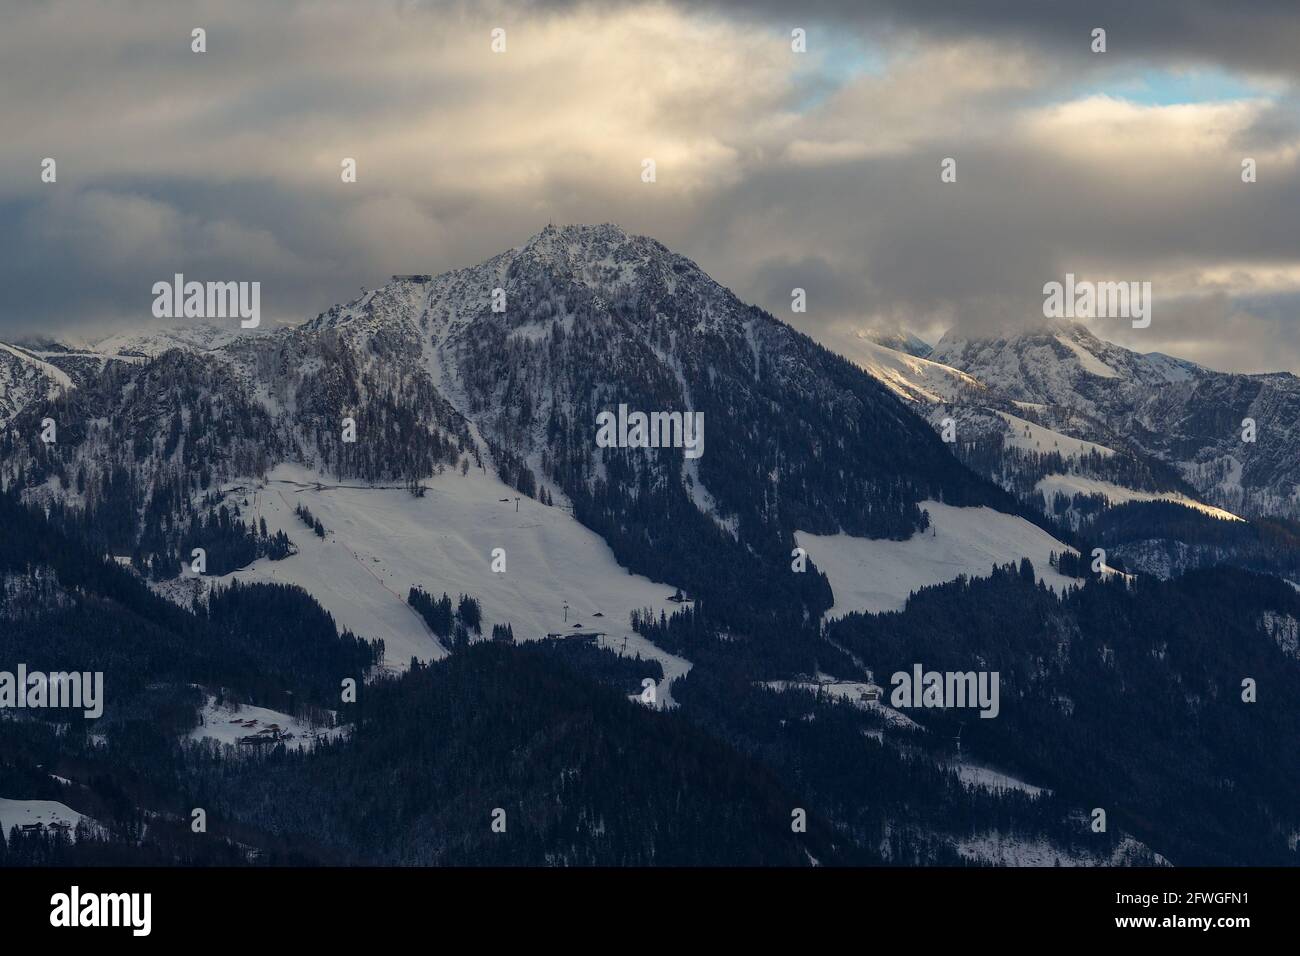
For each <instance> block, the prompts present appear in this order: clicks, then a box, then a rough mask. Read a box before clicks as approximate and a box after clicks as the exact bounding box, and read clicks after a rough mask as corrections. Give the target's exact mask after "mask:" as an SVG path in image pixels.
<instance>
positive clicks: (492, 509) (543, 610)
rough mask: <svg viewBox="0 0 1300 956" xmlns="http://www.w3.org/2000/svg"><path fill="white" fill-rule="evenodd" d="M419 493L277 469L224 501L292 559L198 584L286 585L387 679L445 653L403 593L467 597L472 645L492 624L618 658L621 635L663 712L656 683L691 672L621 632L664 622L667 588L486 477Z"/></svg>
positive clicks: (664, 692) (567, 519) (562, 514)
mask: <svg viewBox="0 0 1300 956" xmlns="http://www.w3.org/2000/svg"><path fill="white" fill-rule="evenodd" d="M424 484H425V486H426V488H427V489H428V490H427V492H426V494H425V495H424V497H423V498H416V497H414V496H413V495H411V494H410V493H409V492H408V491H406V490H405V489H403V488H382V487H367V486H364V485H360V484H352V483H345V484H340V483H339V482H338V481H337V480H336V479H334V478H330V477H327V476H324V475H320V474H317V473H316V472H313V471H310V470H308V469H305V468H303V467H301V466H296V465H280V466H277V467H276V468H275V469H274V470H273V471H271V472H270V473H269V474H268V476H267V481H266V483H265V484H263V485H259V486H258V487H257V488H256V490H252V491H248V492H243V491H239V492H234V493H232V494H231V495H230V498H231V500H235V501H239V502H242V501H243V499H244V498H245V497H247V498H248V500H249V507H248V508H245V509H244V514H245V518H248V517H250V516H251V517H252V518H253V520H257V519H258V518H264V519H266V523H267V527H268V529H269V530H270V531H271V532H272V533H274V532H276V531H278V530H283V531H284V532H285V533H286V534H288V535H289V537H290V538H291V539H292V540H293V542H294V544H295V545H297V547H298V549H299V551H298V553H297V554H296V555H293V556H291V557H289V558H286V559H284V560H282V561H270V560H266V559H262V560H259V561H256V562H254V563H253V564H252V565H250V566H249V567H247V568H244V569H242V570H240V571H236V572H234V573H232V574H229V575H225V576H223V577H220V578H214V579H211V580H215V581H217V582H223V583H224V582H228V581H230V580H231V579H238V580H240V581H244V582H251V581H265V582H277V583H283V584H296V585H299V586H301V587H302V588H304V589H305V590H306V591H308V592H309V593H310V594H311V595H312V596H313V597H315V598H316V600H317V601H319V602H320V603H321V605H322V606H323V607H324V608H325V609H326V610H328V611H329V612H330V613H331V614H332V615H334V619H335V621H336V622H337V623H338V625H339V626H340V627H341V628H344V627H345V628H348V629H349V630H351V631H352V632H353V633H355V634H357V635H359V636H362V637H366V638H370V639H374V638H381V639H382V640H383V641H384V644H385V663H386V665H387V666H389V667H395V668H401V667H405V666H406V665H407V664H409V662H410V659H411V658H412V657H415V658H417V659H419V660H421V661H429V660H438V659H441V658H442V657H445V656H446V654H447V650H446V648H444V647H443V646H442V645H441V644H440V643H439V642H438V640H437V639H436V638H435V637H434V635H433V634H432V633H431V632H430V631H429V629H428V628H427V627H426V625H425V623H424V621H423V619H422V618H421V617H420V616H419V615H418V614H416V613H415V611H414V610H413V609H412V608H410V607H409V606H408V605H407V603H406V597H407V595H408V594H409V592H410V589H411V587H412V586H416V585H418V586H419V587H422V588H423V589H424V590H426V591H428V592H430V593H432V594H434V595H435V596H440V595H441V594H442V593H443V592H444V591H445V592H446V593H447V594H449V595H451V597H452V598H453V599H455V598H456V597H457V596H458V595H460V594H462V593H464V594H469V595H471V596H473V597H476V598H478V600H479V601H480V602H481V604H482V607H483V634H484V635H485V636H486V635H490V634H491V630H492V625H493V624H498V623H501V624H505V623H508V624H510V625H511V627H512V628H513V631H514V635H515V639H516V640H517V641H522V640H534V639H538V638H542V637H545V636H546V635H547V634H555V633H568V632H572V631H574V630H578V629H581V630H587V631H593V630H594V631H599V632H603V633H605V634H606V635H607V637H606V638H605V639H603V640H602V641H601V643H602V645H607V646H610V647H611V649H615V648H619V649H621V647H622V645H623V641H622V638H623V637H624V636H625V635H630V636H629V639H628V641H627V653H628V654H629V655H634V654H637V653H639V654H641V656H642V657H653V658H654V659H656V660H658V661H659V663H660V664H661V665H662V666H663V668H664V674H665V678H664V682H663V685H662V686H661V687H660V688H659V691H658V697H659V700H660V704H661V705H663V704H664V702H665V701H667V702H671V699H672V698H671V694H670V693H669V688H668V686H667V685H668V683H669V682H670V681H671V680H672V679H673V678H674V677H678V676H681V675H682V674H684V673H685V672H686V670H688V669H689V668H690V663H689V662H687V661H684V660H682V659H681V658H678V657H675V656H673V655H671V654H668V653H666V652H664V651H662V650H660V649H659V648H657V647H655V646H654V645H653V644H651V643H650V642H649V641H645V640H644V639H641V638H640V637H639V635H636V634H634V633H633V632H632V631H631V629H630V627H629V626H628V618H629V615H630V614H631V612H632V611H633V610H634V609H636V608H651V609H652V610H653V611H654V612H655V613H656V614H657V613H658V612H659V611H661V610H662V611H665V612H666V613H669V614H671V613H672V612H673V611H674V610H676V609H677V605H675V604H674V603H672V602H671V601H669V600H668V597H669V596H671V595H672V594H673V592H674V590H675V587H674V586H672V585H669V584H661V583H656V582H654V581H651V580H649V579H648V578H645V577H641V576H640V575H634V574H630V573H628V571H627V569H626V568H623V567H622V566H620V565H619V563H618V562H617V561H616V560H615V558H614V554H613V552H612V551H611V550H610V548H609V546H608V545H607V544H606V543H605V541H604V540H603V539H602V538H601V537H599V536H598V535H597V534H595V533H594V532H592V531H590V530H589V529H587V528H585V527H583V526H582V525H581V524H579V523H578V522H577V521H576V520H575V519H574V518H573V517H572V516H571V515H570V514H569V513H568V512H567V511H565V510H564V509H563V508H560V507H548V506H546V505H542V504H540V503H538V502H537V501H535V500H533V499H532V498H529V497H527V496H524V495H520V494H518V492H516V491H515V490H514V489H513V488H512V487H510V486H509V485H506V484H504V483H502V482H501V481H499V480H498V479H497V478H496V477H495V476H493V475H491V474H487V473H484V472H481V471H479V470H477V469H472V470H471V471H470V472H469V474H468V475H465V476H462V475H461V474H460V473H459V472H458V471H455V470H448V471H447V472H446V473H444V474H442V475H438V476H435V477H433V478H428V479H425V481H424ZM516 499H518V500H517V501H516ZM299 503H302V504H304V505H306V506H307V507H308V508H309V509H310V510H311V512H312V514H313V515H314V516H315V517H317V518H319V519H320V521H321V523H322V524H323V525H324V527H325V528H326V532H327V533H326V535H325V538H324V539H321V538H318V537H317V536H316V535H315V534H313V533H312V531H311V530H310V529H308V528H307V526H306V525H305V524H303V523H302V521H301V520H300V519H299V518H298V517H297V515H295V514H294V507H295V506H296V505H297V504H299ZM241 507H242V505H241ZM516 508H518V510H517V511H516ZM495 548H501V549H503V550H504V552H505V561H506V565H505V567H506V570H505V572H504V573H495V572H493V571H492V560H493V555H492V552H493V549H495ZM566 605H567V609H566ZM597 613H599V614H600V615H601V616H599V617H597V616H596V615H597Z"/></svg>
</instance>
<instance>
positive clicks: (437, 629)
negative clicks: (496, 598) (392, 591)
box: [406, 587, 514, 647]
mask: <svg viewBox="0 0 1300 956" xmlns="http://www.w3.org/2000/svg"><path fill="white" fill-rule="evenodd" d="M406 603H407V604H409V605H411V607H413V608H415V610H416V612H417V613H419V615H420V617H422V618H424V623H426V624H428V625H429V630H431V631H433V633H434V634H435V635H437V637H438V638H439V639H441V640H447V639H450V640H451V644H452V646H453V647H465V646H467V645H468V644H469V641H470V635H471V634H480V633H482V627H483V608H482V606H481V605H480V604H479V602H478V599H477V598H472V597H470V596H469V595H468V594H462V595H461V596H460V598H459V600H458V601H457V602H456V604H455V606H454V607H453V605H452V601H451V598H450V597H449V596H448V595H447V593H446V592H445V591H444V592H443V595H442V597H441V598H434V597H433V596H432V595H431V594H429V593H427V592H426V591H424V590H423V589H422V588H419V587H413V588H411V590H410V593H408V594H407V596H406ZM507 632H508V635H509V640H510V641H512V642H513V641H514V631H512V630H510V629H509V627H508V626H507V628H506V631H504V632H502V631H498V630H496V629H495V628H494V629H493V632H492V637H493V639H494V640H500V641H504V640H506V635H507Z"/></svg>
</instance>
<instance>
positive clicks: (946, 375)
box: [827, 330, 984, 402]
mask: <svg viewBox="0 0 1300 956" xmlns="http://www.w3.org/2000/svg"><path fill="white" fill-rule="evenodd" d="M827 344H828V345H829V346H830V347H831V348H833V349H834V350H835V351H837V352H839V353H840V354H841V355H843V356H844V357H845V358H847V359H848V360H849V361H851V362H853V363H854V364H855V365H857V366H858V367H859V368H860V369H862V370H863V371H864V372H867V373H869V374H871V375H873V376H875V377H876V378H877V379H879V380H880V381H881V382H883V383H884V384H885V385H887V386H888V387H889V388H890V389H891V390H892V391H893V392H894V393H895V394H897V395H898V396H899V397H900V398H903V399H906V400H908V401H913V402H944V401H951V400H953V399H954V398H956V397H957V396H958V395H959V394H961V393H962V391H963V390H964V389H969V390H971V391H972V392H974V393H976V394H978V393H980V392H982V391H984V386H983V385H981V384H980V383H979V382H978V381H977V380H976V379H974V378H973V377H972V376H970V375H967V374H966V373H965V372H961V371H958V370H957V369H955V368H949V367H948V366H946V365H941V364H940V363H938V362H932V361H930V360H928V359H925V358H919V357H917V356H916V355H911V354H909V353H907V352H905V351H900V350H897V349H893V348H890V347H888V346H886V345H882V344H880V343H879V342H877V341H875V340H874V338H873V337H872V336H871V335H870V333H867V332H858V331H850V330H834V331H832V332H831V333H829V341H828V343H827Z"/></svg>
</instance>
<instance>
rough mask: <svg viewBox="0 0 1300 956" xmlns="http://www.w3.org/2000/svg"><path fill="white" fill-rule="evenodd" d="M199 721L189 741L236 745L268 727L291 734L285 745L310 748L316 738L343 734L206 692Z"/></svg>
mask: <svg viewBox="0 0 1300 956" xmlns="http://www.w3.org/2000/svg"><path fill="white" fill-rule="evenodd" d="M199 719H200V723H199V726H197V727H195V728H194V729H193V730H192V731H190V739H191V740H215V741H217V742H219V743H223V744H230V745H231V746H237V745H238V744H239V738H241V737H250V736H254V735H256V734H259V733H261V732H263V731H267V730H278V731H279V732H280V733H281V734H293V738H292V739H291V740H287V741H285V746H287V747H310V746H312V745H313V744H314V743H315V742H316V741H317V740H320V739H330V738H333V737H337V736H339V735H340V734H342V733H343V728H342V727H332V728H327V727H312V726H311V725H310V724H307V723H304V722H303V721H300V720H297V719H295V718H293V717H290V716H289V715H288V714H282V713H280V712H279V711H276V710H268V709H267V708H265V707H253V706H252V705H250V704H221V705H218V704H217V702H216V698H215V697H213V696H212V695H208V699H207V702H206V703H205V704H204V705H203V710H202V711H201V712H200V714H199Z"/></svg>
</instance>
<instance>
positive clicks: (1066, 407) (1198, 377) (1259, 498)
mask: <svg viewBox="0 0 1300 956" xmlns="http://www.w3.org/2000/svg"><path fill="white" fill-rule="evenodd" d="M932 357H933V359H934V360H935V361H937V362H942V363H944V364H947V365H950V366H952V367H953V368H956V369H960V370H962V371H964V372H967V373H969V374H970V375H973V376H974V377H975V378H977V379H979V380H980V381H981V382H983V383H984V384H985V385H987V386H988V387H989V388H990V389H993V390H996V391H997V392H999V393H1000V394H1003V395H1005V396H1007V397H1008V398H1011V399H1013V400H1015V401H1018V402H1024V403H1032V404H1033V405H1042V406H1046V408H1045V409H1041V411H1042V412H1043V413H1044V415H1045V416H1046V417H1048V418H1050V419H1051V420H1052V421H1059V420H1060V419H1061V416H1062V415H1065V414H1069V415H1071V416H1075V417H1077V418H1078V419H1079V424H1080V425H1081V426H1082V427H1081V428H1080V427H1078V426H1076V427H1075V429H1074V430H1073V431H1072V432H1071V433H1078V432H1081V431H1088V430H1093V431H1095V432H1096V433H1098V434H1102V433H1104V432H1110V433H1113V434H1114V435H1116V436H1119V438H1120V439H1121V440H1122V441H1123V442H1125V443H1127V444H1128V445H1129V446H1131V448H1132V449H1133V450H1134V451H1135V452H1136V453H1138V454H1145V455H1148V456H1150V457H1152V458H1155V459H1157V460H1159V461H1162V462H1165V463H1167V464H1169V465H1171V466H1172V467H1174V468H1175V469H1177V471H1178V473H1179V474H1180V475H1181V477H1182V478H1184V479H1185V480H1186V481H1187V482H1188V483H1189V484H1190V485H1192V486H1193V487H1194V488H1195V490H1196V492H1197V493H1198V494H1199V495H1200V496H1201V497H1202V498H1204V499H1205V500H1206V501H1208V502H1211V503H1213V504H1216V505H1219V506H1221V507H1223V508H1226V509H1227V510H1229V511H1233V512H1238V513H1246V514H1269V513H1283V514H1295V513H1297V509H1298V508H1300V502H1298V501H1297V491H1298V490H1300V378H1297V377H1296V376H1294V375H1292V374H1290V373H1286V372H1277V373H1271V374H1264V375H1241V374H1233V373H1227V372H1217V371H1213V370H1210V369H1207V368H1204V367H1202V366H1200V365H1197V364H1195V363H1192V362H1187V361H1183V360H1181V359H1176V358H1172V357H1170V356H1167V355H1163V354H1160V353H1150V354H1142V353H1139V352H1134V351H1131V350H1129V349H1126V348H1122V347H1120V346H1118V345H1114V344H1112V343H1109V342H1105V341H1103V340H1102V339H1099V338H1097V336H1095V335H1094V334H1092V333H1091V332H1090V331H1089V330H1088V329H1087V328H1086V327H1084V326H1083V325H1080V324H1065V325H1059V324H1058V325H1052V326H1049V327H1047V328H1044V329H1040V330H1038V331H1034V332H1029V333H1025V334H1022V335H1018V336H1014V337H1010V338H982V339H967V338H962V337H959V336H955V335H946V336H944V338H943V339H942V340H941V341H940V342H939V343H938V345H936V346H935V349H934V352H933V355H932ZM1246 419H1250V420H1251V421H1253V422H1254V424H1255V433H1254V440H1247V439H1246V438H1244V437H1243V434H1244V431H1245V428H1246V425H1245V424H1244V423H1245V421H1246ZM1067 430H1069V429H1067ZM1081 437H1091V435H1081Z"/></svg>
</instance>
